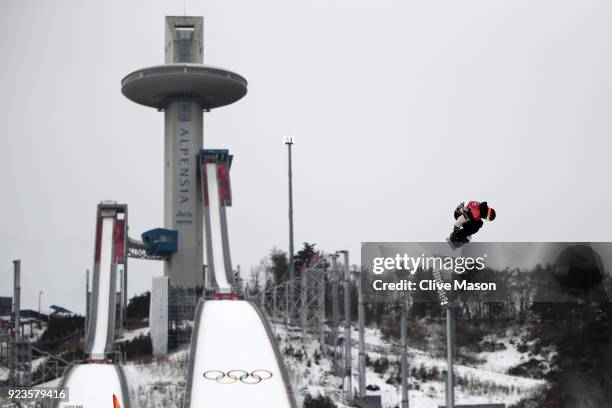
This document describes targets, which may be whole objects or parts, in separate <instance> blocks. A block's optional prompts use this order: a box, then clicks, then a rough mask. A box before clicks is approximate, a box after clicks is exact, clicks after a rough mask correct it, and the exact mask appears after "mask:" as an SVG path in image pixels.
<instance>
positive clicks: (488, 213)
mask: <svg viewBox="0 0 612 408" xmlns="http://www.w3.org/2000/svg"><path fill="white" fill-rule="evenodd" d="M492 212H493V209H492V208H491V207H489V209H488V210H487V220H488V221H490V220H491V213H492Z"/></svg>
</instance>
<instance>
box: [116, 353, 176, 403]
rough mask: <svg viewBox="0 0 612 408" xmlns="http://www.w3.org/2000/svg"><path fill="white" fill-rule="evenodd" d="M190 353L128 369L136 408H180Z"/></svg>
mask: <svg viewBox="0 0 612 408" xmlns="http://www.w3.org/2000/svg"><path fill="white" fill-rule="evenodd" d="M187 361H188V352H187V350H183V351H179V352H176V353H173V354H170V355H168V356H167V357H160V358H155V359H153V360H151V361H149V362H141V363H128V364H126V365H125V366H124V367H123V368H124V372H125V376H126V381H127V384H128V388H129V392H130V401H131V403H132V404H131V406H132V408H145V407H147V408H166V407H167V408H180V407H182V404H183V397H184V395H185V379H186V378H185V377H186V374H187Z"/></svg>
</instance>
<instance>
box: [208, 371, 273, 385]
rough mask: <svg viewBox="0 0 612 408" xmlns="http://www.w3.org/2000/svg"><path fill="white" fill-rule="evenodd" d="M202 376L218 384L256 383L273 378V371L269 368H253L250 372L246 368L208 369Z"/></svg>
mask: <svg viewBox="0 0 612 408" xmlns="http://www.w3.org/2000/svg"><path fill="white" fill-rule="evenodd" d="M202 376H203V377H204V378H206V379H207V380H211V381H214V382H216V383H217V384H234V383H236V382H238V381H240V382H241V383H243V384H250V385H254V384H259V383H260V382H262V381H265V380H269V379H270V378H272V372H271V371H268V370H253V371H251V372H250V373H249V372H248V371H245V370H230V371H228V372H223V371H220V370H208V371H204V373H203V374H202Z"/></svg>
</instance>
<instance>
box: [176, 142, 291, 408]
mask: <svg viewBox="0 0 612 408" xmlns="http://www.w3.org/2000/svg"><path fill="white" fill-rule="evenodd" d="M231 162H232V156H231V155H230V154H229V153H228V151H227V150H224V149H217V150H203V151H202V152H201V154H200V163H201V167H200V169H201V180H202V193H203V195H204V197H203V198H204V200H203V201H204V217H205V226H206V228H205V229H206V241H207V243H206V254H207V263H208V271H209V281H208V282H207V284H208V286H209V287H210V288H216V289H217V291H218V292H219V293H227V292H230V291H231V290H232V282H233V272H232V265H231V258H230V250H229V240H228V231H227V220H226V215H225V208H226V207H227V206H230V205H231V188H230V182H229V168H230V166H231ZM246 406H248V407H249V408H258V407H262V408H263V407H266V408H295V407H296V404H295V399H294V397H293V392H292V389H291V385H290V382H289V376H288V374H287V371H286V368H285V366H284V364H283V359H282V356H281V354H280V352H279V351H278V349H277V346H276V341H275V339H274V335H273V334H272V331H271V329H270V327H269V326H268V323H267V320H266V319H265V317H264V316H263V315H262V314H261V313H260V311H259V309H258V308H257V306H255V305H254V304H252V303H251V302H248V301H240V300H208V301H205V300H201V301H200V302H199V303H198V306H197V308H196V316H195V321H194V328H193V334H192V338H191V351H190V354H189V367H188V373H187V387H186V392H185V401H184V407H185V408H192V407H193V408H196V407H197V408H205V407H211V408H216V407H224V408H233V407H236V408H237V407H246Z"/></svg>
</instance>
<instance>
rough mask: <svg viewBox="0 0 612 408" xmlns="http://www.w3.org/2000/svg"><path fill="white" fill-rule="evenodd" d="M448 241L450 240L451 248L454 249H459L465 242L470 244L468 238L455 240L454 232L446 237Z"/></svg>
mask: <svg viewBox="0 0 612 408" xmlns="http://www.w3.org/2000/svg"><path fill="white" fill-rule="evenodd" d="M446 242H448V245H450V247H451V249H452V250H453V251H454V250H455V249H459V248H461V247H462V246H464V245H465V244H468V243H469V242H470V239H469V238H467V239H466V240H465V241H454V240H453V234H450V236H449V237H448V238H446Z"/></svg>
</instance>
